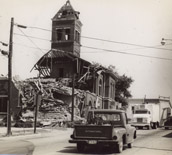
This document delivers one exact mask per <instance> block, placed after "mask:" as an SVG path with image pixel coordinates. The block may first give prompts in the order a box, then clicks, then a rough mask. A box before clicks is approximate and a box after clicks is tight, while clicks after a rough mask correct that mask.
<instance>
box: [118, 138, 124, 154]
mask: <svg viewBox="0 0 172 155" xmlns="http://www.w3.org/2000/svg"><path fill="white" fill-rule="evenodd" d="M123 147H124V144H123V141H120V142H119V143H118V144H116V151H117V153H121V152H122V151H123Z"/></svg>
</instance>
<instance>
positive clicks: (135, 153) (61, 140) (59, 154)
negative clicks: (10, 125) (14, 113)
mask: <svg viewBox="0 0 172 155" xmlns="http://www.w3.org/2000/svg"><path fill="white" fill-rule="evenodd" d="M71 133H72V129H61V130H52V131H51V132H47V133H45V132H44V133H40V134H36V135H22V136H14V137H5V138H0V154H25V155H40V154H41V155H67V154H70V155H78V154H79V153H78V151H77V149H76V145H75V144H70V143H68V140H69V138H70V134H71ZM82 154H90V155H91V154H116V153H113V152H111V151H110V150H109V148H106V147H101V148H100V147H91V148H87V149H86V151H85V152H84V153H82ZM171 154H172V130H164V129H157V130H137V139H136V140H135V142H134V144H133V148H127V147H124V151H123V152H122V153H121V155H171Z"/></svg>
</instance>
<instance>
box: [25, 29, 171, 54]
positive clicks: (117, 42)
mask: <svg viewBox="0 0 172 155" xmlns="http://www.w3.org/2000/svg"><path fill="white" fill-rule="evenodd" d="M28 28H33V29H40V30H44V31H49V32H56V31H55V30H49V29H45V28H41V27H31V26H29V27H28ZM59 33H60V32H59ZM61 33H62V32H61ZM70 35H71V36H74V34H73V35H72V34H70ZM81 38H86V39H91V40H97V41H104V42H109V43H115V44H124V45H130V46H137V47H143V48H152V49H159V50H167V51H172V49H166V48H159V47H157V46H146V45H139V44H133V43H126V42H120V41H113V40H107V39H101V38H95V37H88V36H81ZM158 46H159V45H158ZM160 46H161V45H160Z"/></svg>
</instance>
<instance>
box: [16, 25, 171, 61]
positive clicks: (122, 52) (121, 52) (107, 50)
mask: <svg viewBox="0 0 172 155" xmlns="http://www.w3.org/2000/svg"><path fill="white" fill-rule="evenodd" d="M34 28H35V27H34ZM38 29H39V28H38ZM19 30H20V29H19ZM41 30H42V28H41ZM43 30H45V29H43ZM20 31H21V30H20ZM21 32H22V33H23V34H24V35H22V36H25V37H27V38H28V39H29V40H30V41H31V42H32V43H33V44H34V45H35V46H36V47H37V49H39V50H41V51H42V49H41V48H39V47H38V46H37V45H36V44H35V43H34V42H33V41H32V40H31V39H30V38H35V39H41V40H42V39H43V38H38V37H33V36H28V35H26V34H25V33H24V32H23V31H21ZM17 35H21V34H17ZM87 38H91V37H87ZM92 39H96V40H101V41H109V40H104V39H98V38H92ZM43 40H46V41H50V40H47V39H43ZM110 42H114V41H110ZM120 43H122V42H120ZM123 44H125V43H123ZM129 44H130V43H129ZM130 45H134V46H139V47H146V48H147V47H148V46H142V45H136V44H130ZM82 47H85V48H89V49H95V50H102V51H106V52H116V53H120V54H126V55H134V56H140V57H147V58H155V59H161V60H170V61H171V60H172V59H169V58H161V57H155V56H147V55H141V54H134V53H127V52H124V51H123V50H121V51H117V50H109V49H103V48H96V47H89V46H82ZM151 48H153V47H151ZM154 48H155V47H154ZM157 49H162V48H157ZM166 50H169V49H166ZM170 51H171V50H170ZM42 52H43V51H42ZM43 53H44V52H43Z"/></svg>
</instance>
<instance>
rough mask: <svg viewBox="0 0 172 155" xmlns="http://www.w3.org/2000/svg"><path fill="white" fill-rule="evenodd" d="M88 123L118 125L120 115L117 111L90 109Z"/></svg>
mask: <svg viewBox="0 0 172 155" xmlns="http://www.w3.org/2000/svg"><path fill="white" fill-rule="evenodd" d="M88 123H89V124H113V125H115V124H116V125H120V124H121V117H120V114H119V113H104V112H97V111H96V112H95V111H91V112H89V113H88Z"/></svg>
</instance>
